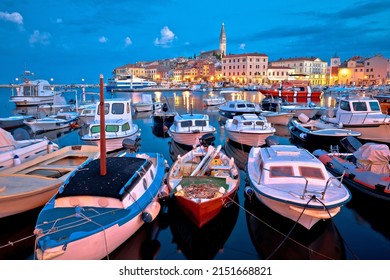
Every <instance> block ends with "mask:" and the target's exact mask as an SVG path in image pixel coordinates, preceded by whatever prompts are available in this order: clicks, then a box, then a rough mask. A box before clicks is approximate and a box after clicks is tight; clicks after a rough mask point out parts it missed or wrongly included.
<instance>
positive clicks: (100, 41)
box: [99, 36, 108, 44]
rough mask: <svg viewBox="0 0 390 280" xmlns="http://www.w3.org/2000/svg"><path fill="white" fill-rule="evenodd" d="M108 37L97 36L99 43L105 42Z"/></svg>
mask: <svg viewBox="0 0 390 280" xmlns="http://www.w3.org/2000/svg"><path fill="white" fill-rule="evenodd" d="M107 41H108V39H107V38H106V37H105V36H102V37H100V38H99V43H102V44H105V43H107Z"/></svg>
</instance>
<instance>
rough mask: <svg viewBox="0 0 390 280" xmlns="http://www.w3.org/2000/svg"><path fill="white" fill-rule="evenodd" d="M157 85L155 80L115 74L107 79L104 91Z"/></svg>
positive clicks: (128, 89)
mask: <svg viewBox="0 0 390 280" xmlns="http://www.w3.org/2000/svg"><path fill="white" fill-rule="evenodd" d="M155 86H157V84H156V82H153V81H149V80H147V79H143V78H138V77H135V76H134V75H116V76H114V77H113V78H111V79H109V80H108V84H107V85H106V91H110V92H113V91H131V90H135V89H140V88H150V87H155Z"/></svg>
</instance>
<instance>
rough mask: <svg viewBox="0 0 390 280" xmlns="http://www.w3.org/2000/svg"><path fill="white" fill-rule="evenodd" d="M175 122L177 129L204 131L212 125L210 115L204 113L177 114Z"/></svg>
mask: <svg viewBox="0 0 390 280" xmlns="http://www.w3.org/2000/svg"><path fill="white" fill-rule="evenodd" d="M173 124H174V126H175V129H176V131H194V130H199V131H203V130H205V128H207V130H209V127H210V121H209V116H208V115H203V114H184V115H175V118H174V122H173Z"/></svg>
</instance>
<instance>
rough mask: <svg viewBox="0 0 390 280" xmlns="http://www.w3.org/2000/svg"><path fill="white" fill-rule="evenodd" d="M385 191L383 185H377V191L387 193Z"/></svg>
mask: <svg viewBox="0 0 390 280" xmlns="http://www.w3.org/2000/svg"><path fill="white" fill-rule="evenodd" d="M385 189H386V187H385V186H384V185H382V184H376V185H375V190H377V191H379V192H385Z"/></svg>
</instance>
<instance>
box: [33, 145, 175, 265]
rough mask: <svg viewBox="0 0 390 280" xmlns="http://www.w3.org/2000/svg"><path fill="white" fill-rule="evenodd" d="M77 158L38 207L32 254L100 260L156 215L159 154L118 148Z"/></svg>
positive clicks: (161, 169) (161, 175)
mask: <svg viewBox="0 0 390 280" xmlns="http://www.w3.org/2000/svg"><path fill="white" fill-rule="evenodd" d="M100 161H101V159H95V160H89V161H87V162H86V163H84V164H82V165H81V166H80V167H79V168H78V169H77V170H76V171H75V172H74V173H73V174H72V175H71V176H70V177H69V178H68V180H67V181H66V182H65V183H64V184H63V185H62V186H61V187H60V189H59V191H58V193H57V194H55V195H54V196H53V197H52V198H51V199H50V201H49V202H48V203H47V204H46V205H45V206H44V208H43V209H42V211H41V212H40V214H39V216H38V219H37V223H36V227H35V231H34V233H35V236H36V242H35V243H36V248H35V258H36V259H39V260H52V259H55V260H60V259H71V260H81V259H84V260H99V259H103V258H109V254H110V253H111V252H112V251H114V250H115V249H116V248H118V247H119V246H120V245H121V244H122V243H123V242H124V241H126V240H127V239H128V238H130V237H131V236H132V235H133V234H134V233H135V232H136V231H137V230H138V229H139V228H140V227H141V226H142V225H143V224H144V223H145V222H151V221H153V220H154V218H155V217H156V216H157V215H158V213H159V211H160V208H161V205H160V203H159V199H158V198H159V195H162V194H163V190H164V187H165V185H164V180H165V177H166V171H167V170H168V168H167V162H166V160H165V159H164V157H163V156H162V155H161V154H158V153H154V154H134V153H127V152H125V153H123V154H121V155H119V156H118V157H109V158H107V166H106V167H107V174H106V175H104V176H102V175H101V174H99V170H100Z"/></svg>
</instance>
